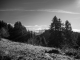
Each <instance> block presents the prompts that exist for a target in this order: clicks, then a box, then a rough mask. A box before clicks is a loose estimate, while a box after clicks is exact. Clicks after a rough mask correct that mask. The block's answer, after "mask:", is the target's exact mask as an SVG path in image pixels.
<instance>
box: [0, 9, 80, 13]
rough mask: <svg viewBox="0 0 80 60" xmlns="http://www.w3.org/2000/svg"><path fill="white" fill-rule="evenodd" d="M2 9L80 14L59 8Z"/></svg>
mask: <svg viewBox="0 0 80 60" xmlns="http://www.w3.org/2000/svg"><path fill="white" fill-rule="evenodd" d="M0 11H25V12H28V11H31V12H34V11H35V12H37V11H38V12H39V11H40V12H41V11H42V12H53V13H54V12H56V13H66V14H80V13H78V12H71V11H65V10H58V9H37V10H26V9H5V10H0Z"/></svg>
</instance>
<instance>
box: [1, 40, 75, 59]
mask: <svg viewBox="0 0 80 60" xmlns="http://www.w3.org/2000/svg"><path fill="white" fill-rule="evenodd" d="M52 49H54V50H55V49H56V48H50V47H42V46H34V45H30V44H26V43H18V42H12V41H9V40H7V39H1V41H0V56H1V57H3V58H4V57H5V58H6V59H5V60H7V59H8V58H10V59H11V60H21V59H22V60H61V59H62V60H73V59H74V58H72V57H69V56H66V55H63V54H55V53H45V51H50V50H52ZM3 60H4V59H3Z"/></svg>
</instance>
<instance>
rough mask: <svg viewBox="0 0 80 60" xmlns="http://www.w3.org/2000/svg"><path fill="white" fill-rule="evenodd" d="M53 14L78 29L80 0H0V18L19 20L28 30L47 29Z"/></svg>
mask: <svg viewBox="0 0 80 60" xmlns="http://www.w3.org/2000/svg"><path fill="white" fill-rule="evenodd" d="M55 15H56V16H57V17H58V18H60V19H61V20H62V22H65V21H66V20H69V22H70V23H71V26H72V28H73V30H76V31H80V24H79V23H80V0H0V20H3V21H5V22H7V23H11V24H14V23H15V22H17V21H21V22H22V24H23V25H24V26H26V27H27V28H28V29H30V30H41V29H44V28H46V29H47V28H48V27H49V25H50V24H51V22H52V18H53V17H54V16H55Z"/></svg>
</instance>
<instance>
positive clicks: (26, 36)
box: [0, 16, 80, 49]
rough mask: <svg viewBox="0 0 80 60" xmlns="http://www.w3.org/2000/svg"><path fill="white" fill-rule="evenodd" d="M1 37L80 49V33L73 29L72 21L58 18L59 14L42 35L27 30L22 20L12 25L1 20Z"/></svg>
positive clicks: (46, 45) (42, 44)
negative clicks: (63, 21) (63, 20)
mask: <svg viewBox="0 0 80 60" xmlns="http://www.w3.org/2000/svg"><path fill="white" fill-rule="evenodd" d="M0 38H5V39H9V40H11V41H15V42H23V43H27V44H32V45H38V46H45V47H56V48H60V49H62V48H75V49H78V48H79V47H80V33H79V32H74V31H72V26H71V23H70V22H69V21H68V20H66V21H65V23H62V21H61V19H60V18H57V16H54V17H53V19H52V23H51V24H50V27H49V29H47V30H45V31H44V32H43V33H41V34H40V35H36V33H35V32H33V31H29V30H27V29H26V27H25V26H24V25H22V23H21V22H20V21H17V22H15V24H14V26H12V25H11V24H8V23H6V22H5V21H3V20H0Z"/></svg>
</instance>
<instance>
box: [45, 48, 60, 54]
mask: <svg viewBox="0 0 80 60" xmlns="http://www.w3.org/2000/svg"><path fill="white" fill-rule="evenodd" d="M45 53H56V54H60V52H59V51H58V50H54V49H52V50H49V51H45Z"/></svg>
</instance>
